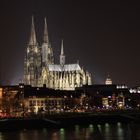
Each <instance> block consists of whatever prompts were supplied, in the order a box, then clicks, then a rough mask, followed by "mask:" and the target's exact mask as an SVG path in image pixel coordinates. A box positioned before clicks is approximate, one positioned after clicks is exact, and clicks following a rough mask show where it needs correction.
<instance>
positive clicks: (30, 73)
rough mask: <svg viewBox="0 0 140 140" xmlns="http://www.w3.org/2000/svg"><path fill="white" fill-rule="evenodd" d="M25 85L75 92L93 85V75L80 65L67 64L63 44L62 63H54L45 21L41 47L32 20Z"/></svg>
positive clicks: (25, 62) (27, 50)
mask: <svg viewBox="0 0 140 140" xmlns="http://www.w3.org/2000/svg"><path fill="white" fill-rule="evenodd" d="M24 84H25V85H31V86H33V87H42V86H43V85H46V87H48V88H52V89H59V90H75V88H76V87H81V86H83V85H91V84H92V82H91V74H90V73H88V72H87V71H84V70H83V69H82V68H81V67H80V65H79V64H78V63H75V64H66V63H65V54H64V48H63V41H62V43H61V54H60V63H59V64H55V63H54V57H53V50H52V47H51V44H50V42H49V38H48V29H47V22H46V19H45V24H44V36H43V43H42V45H41V46H39V44H38V42H37V39H36V33H35V26H34V19H33V18H32V25H31V35H30V40H29V43H28V45H27V48H26V54H25V60H24Z"/></svg>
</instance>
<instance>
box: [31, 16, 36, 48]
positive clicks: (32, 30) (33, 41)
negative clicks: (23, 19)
mask: <svg viewBox="0 0 140 140" xmlns="http://www.w3.org/2000/svg"><path fill="white" fill-rule="evenodd" d="M36 44H37V41H36V33H35V25H34V17H33V16H32V24H31V36H30V41H29V45H36Z"/></svg>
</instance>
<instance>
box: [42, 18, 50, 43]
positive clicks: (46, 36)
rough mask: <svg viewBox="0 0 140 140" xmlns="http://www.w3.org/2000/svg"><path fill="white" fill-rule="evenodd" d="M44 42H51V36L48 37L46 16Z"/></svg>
mask: <svg viewBox="0 0 140 140" xmlns="http://www.w3.org/2000/svg"><path fill="white" fill-rule="evenodd" d="M44 22H45V23H44V39H43V41H44V43H49V38H48V27H47V21H46V18H45V19H44Z"/></svg>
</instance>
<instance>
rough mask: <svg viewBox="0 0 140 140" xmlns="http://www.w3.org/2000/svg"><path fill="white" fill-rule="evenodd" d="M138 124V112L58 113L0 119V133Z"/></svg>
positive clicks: (139, 117)
mask: <svg viewBox="0 0 140 140" xmlns="http://www.w3.org/2000/svg"><path fill="white" fill-rule="evenodd" d="M117 122H122V123H131V122H134V123H140V111H139V110H117V111H105V112H84V113H58V114H49V115H44V114H40V115H34V116H30V117H21V118H1V119H0V131H9V130H18V129H34V128H59V127H71V126H72V125H77V124H78V125H88V124H104V123H117Z"/></svg>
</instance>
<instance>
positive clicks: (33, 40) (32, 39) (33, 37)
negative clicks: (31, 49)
mask: <svg viewBox="0 0 140 140" xmlns="http://www.w3.org/2000/svg"><path fill="white" fill-rule="evenodd" d="M44 22H45V23H44V38H43V42H44V43H49V38H48V28H47V22H46V18H45V19H44ZM36 44H37V39H36V32H35V25H34V17H33V16H32V24H31V35H30V40H29V45H36Z"/></svg>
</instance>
